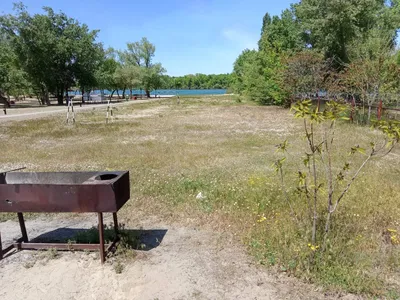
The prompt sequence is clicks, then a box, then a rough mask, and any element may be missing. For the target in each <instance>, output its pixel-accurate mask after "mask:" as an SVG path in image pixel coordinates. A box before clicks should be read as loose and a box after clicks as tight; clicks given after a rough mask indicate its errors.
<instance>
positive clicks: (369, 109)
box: [368, 104, 372, 124]
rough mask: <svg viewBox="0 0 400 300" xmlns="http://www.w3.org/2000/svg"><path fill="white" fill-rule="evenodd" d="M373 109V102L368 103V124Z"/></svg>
mask: <svg viewBox="0 0 400 300" xmlns="http://www.w3.org/2000/svg"><path fill="white" fill-rule="evenodd" d="M371 109H372V107H371V104H368V124H369V123H370V120H371Z"/></svg>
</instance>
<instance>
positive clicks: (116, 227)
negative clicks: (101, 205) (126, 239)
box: [113, 213, 119, 235]
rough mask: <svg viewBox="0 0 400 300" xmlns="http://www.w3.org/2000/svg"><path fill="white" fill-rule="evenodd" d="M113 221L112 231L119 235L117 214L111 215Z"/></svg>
mask: <svg viewBox="0 0 400 300" xmlns="http://www.w3.org/2000/svg"><path fill="white" fill-rule="evenodd" d="M113 220H114V231H115V234H116V235H118V234H119V228H118V217H117V213H113Z"/></svg>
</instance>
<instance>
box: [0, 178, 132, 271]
mask: <svg viewBox="0 0 400 300" xmlns="http://www.w3.org/2000/svg"><path fill="white" fill-rule="evenodd" d="M129 198H130V183H129V172H128V171H115V172H53V173H43V172H42V173H25V172H22V173H8V172H7V173H6V172H5V173H0V212H16V213H17V214H18V221H19V224H20V227H21V234H22V238H20V239H18V240H17V241H16V242H15V243H13V244H12V245H10V246H8V247H6V248H5V249H3V248H2V244H1V235H0V260H1V259H3V258H4V256H5V255H6V254H7V253H8V252H10V251H11V250H12V249H14V248H16V249H18V250H22V249H32V250H40V249H49V248H54V249H58V250H84V249H86V250H99V251H100V259H101V262H102V263H104V261H105V258H106V250H105V246H106V245H105V241H104V224H103V213H105V212H110V213H113V220H114V231H115V234H116V236H115V239H114V241H113V242H112V243H110V244H109V245H108V247H107V252H108V251H110V250H111V249H113V248H115V245H116V244H117V243H118V241H119V230H118V218H117V212H118V210H119V209H120V208H121V207H122V206H123V205H124V204H125V203H126V202H127V201H128V200H129ZM23 212H80V213H86V212H97V213H98V229H99V240H100V243H99V244H65V243H29V242H28V235H27V232H26V227H25V221H24V217H23V214H22V213H23Z"/></svg>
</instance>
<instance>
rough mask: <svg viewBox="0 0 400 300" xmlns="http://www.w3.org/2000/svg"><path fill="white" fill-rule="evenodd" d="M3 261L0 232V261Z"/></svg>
mask: <svg viewBox="0 0 400 300" xmlns="http://www.w3.org/2000/svg"><path fill="white" fill-rule="evenodd" d="M2 259H3V246H2V244H1V232H0V260H2Z"/></svg>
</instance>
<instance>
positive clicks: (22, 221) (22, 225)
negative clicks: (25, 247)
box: [18, 213, 28, 243]
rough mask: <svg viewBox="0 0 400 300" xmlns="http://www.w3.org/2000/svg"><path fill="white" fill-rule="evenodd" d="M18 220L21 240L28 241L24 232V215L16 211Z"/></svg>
mask: <svg viewBox="0 0 400 300" xmlns="http://www.w3.org/2000/svg"><path fill="white" fill-rule="evenodd" d="M18 222H19V227H20V228H21V233H22V241H24V242H25V243H27V242H28V233H27V232H26V227H25V221H24V216H23V214H22V213H18Z"/></svg>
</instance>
